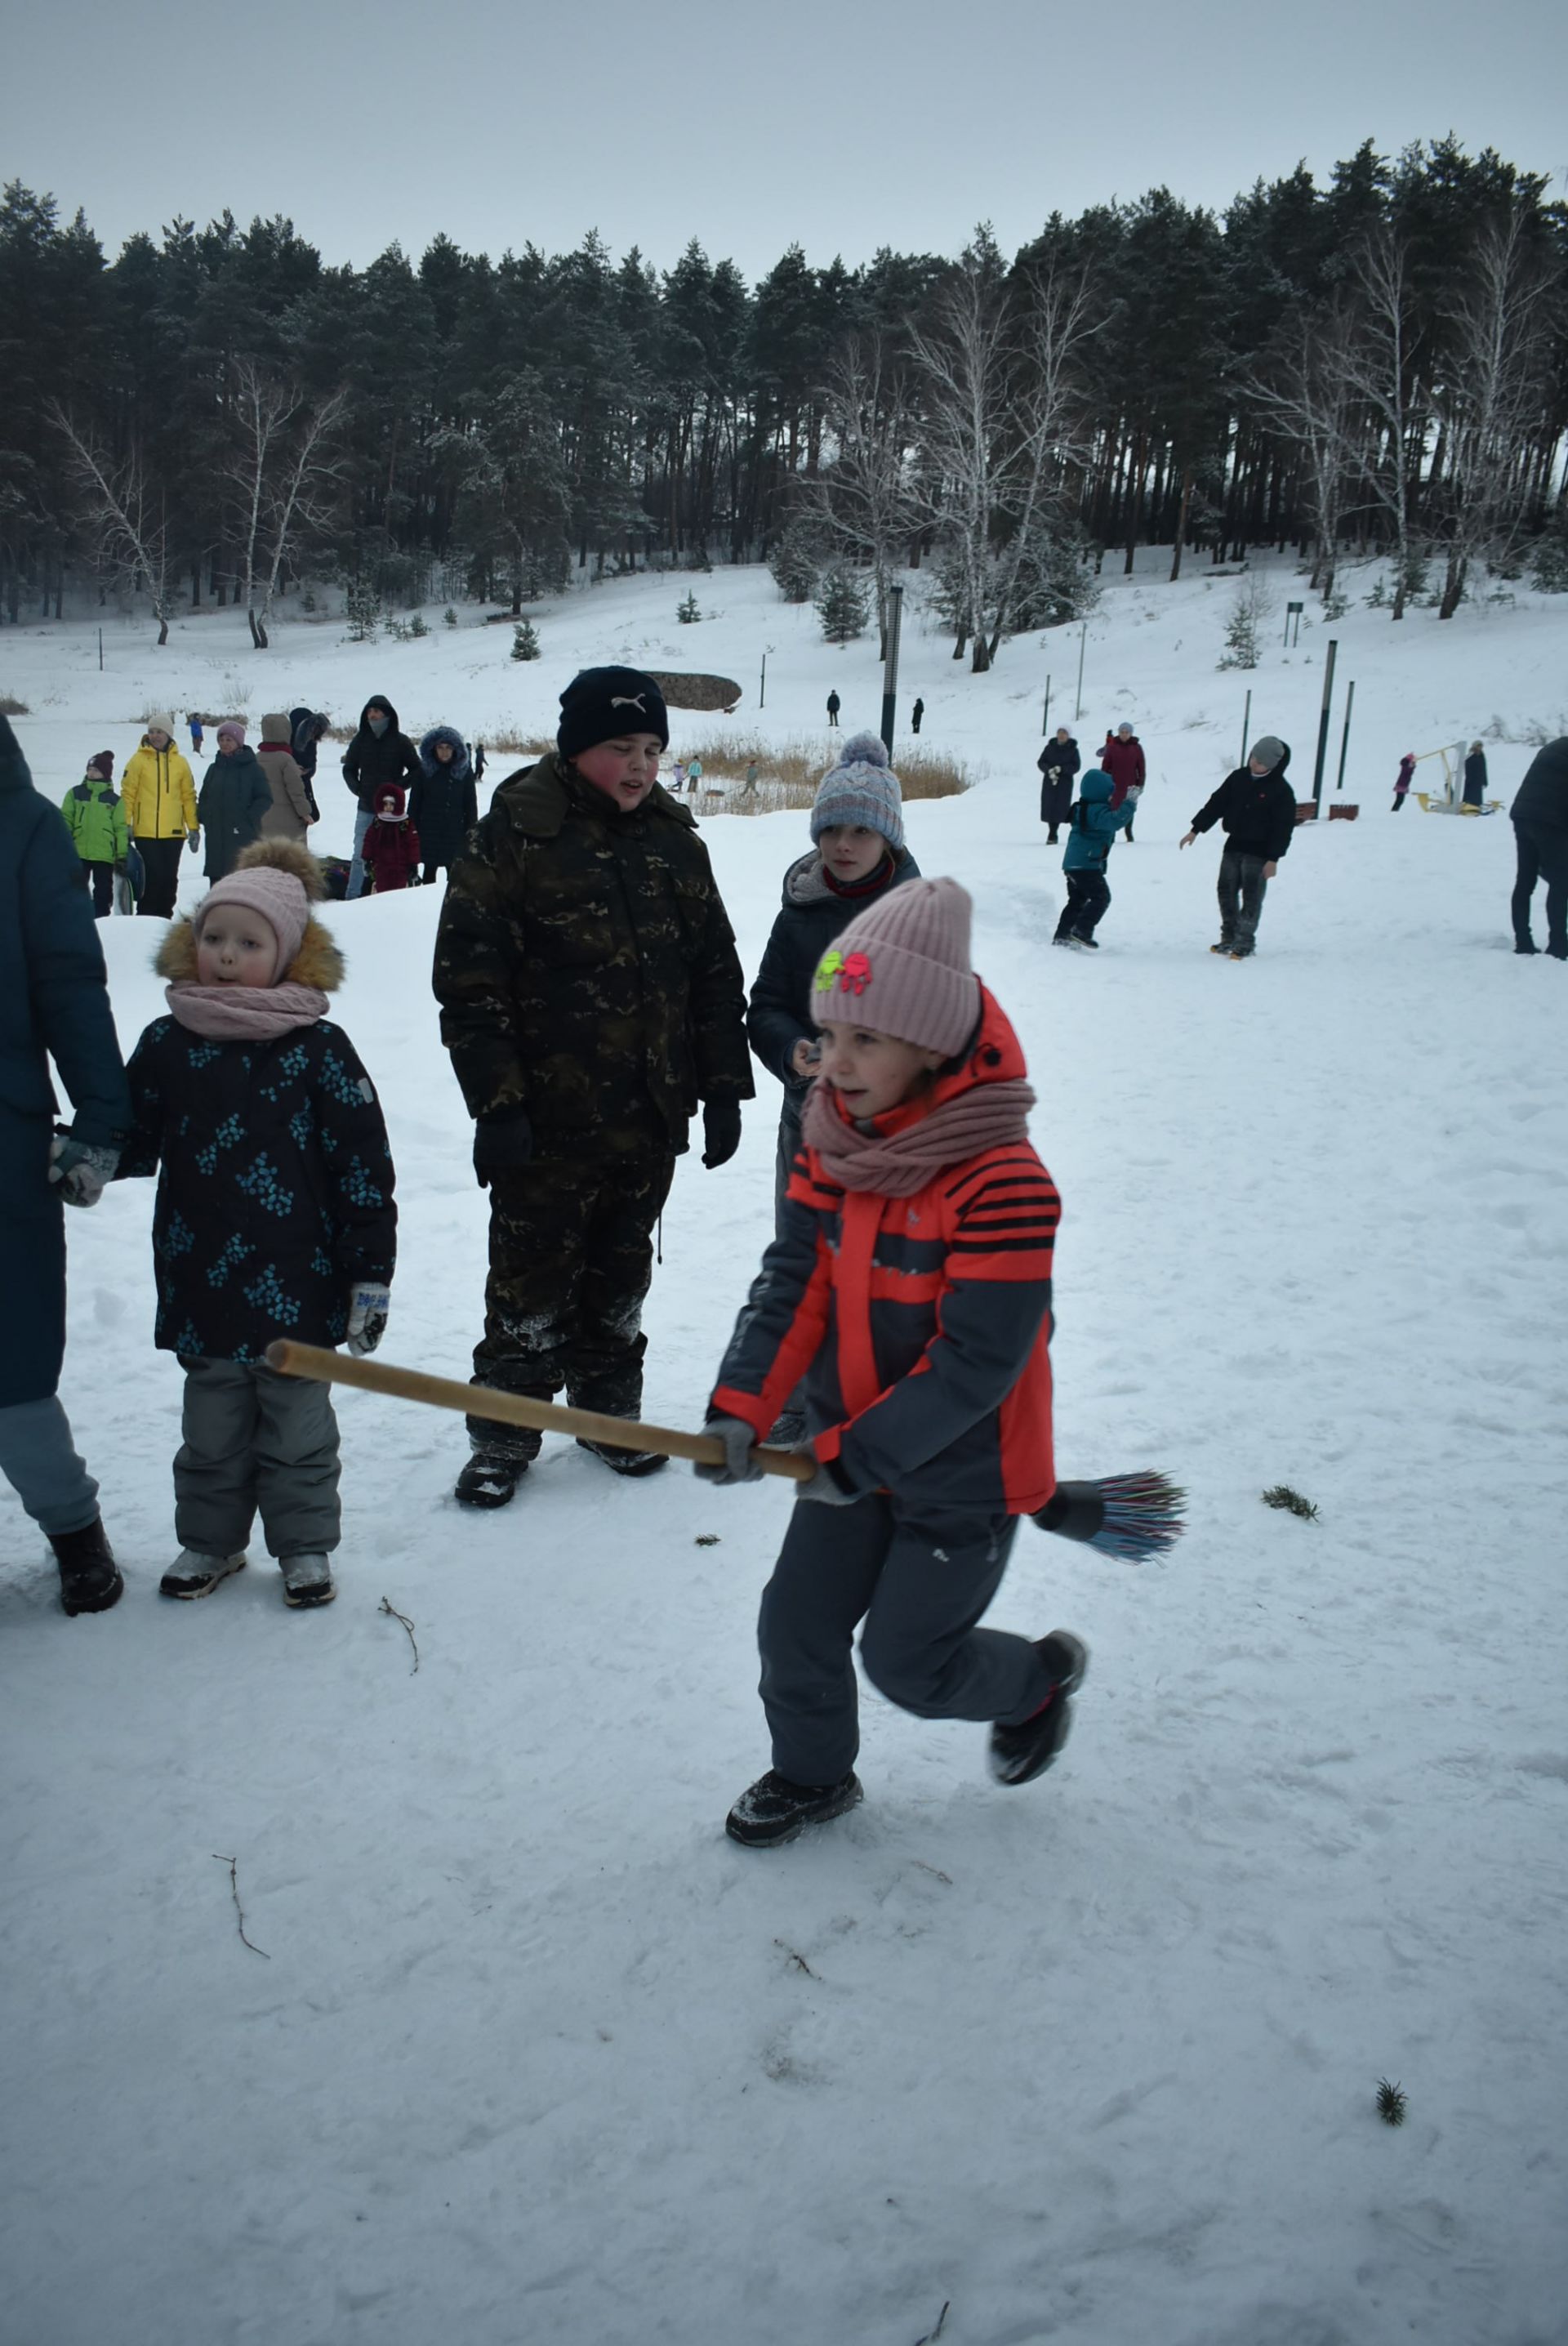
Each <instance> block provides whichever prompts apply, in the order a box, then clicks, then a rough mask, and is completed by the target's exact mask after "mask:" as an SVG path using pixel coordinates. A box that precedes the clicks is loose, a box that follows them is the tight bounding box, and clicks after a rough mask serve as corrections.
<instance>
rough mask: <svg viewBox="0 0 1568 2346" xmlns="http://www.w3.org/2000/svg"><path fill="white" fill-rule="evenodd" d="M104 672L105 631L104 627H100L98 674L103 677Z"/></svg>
mask: <svg viewBox="0 0 1568 2346" xmlns="http://www.w3.org/2000/svg"><path fill="white" fill-rule="evenodd" d="M103 672H104V631H103V629H102V627H100V628H99V629H98V674H99V675H100V676H101V675H102V674H103Z"/></svg>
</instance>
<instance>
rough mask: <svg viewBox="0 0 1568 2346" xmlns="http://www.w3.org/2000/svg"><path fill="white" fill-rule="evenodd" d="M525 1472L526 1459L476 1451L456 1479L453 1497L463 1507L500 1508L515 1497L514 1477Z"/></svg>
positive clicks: (497, 1452) (498, 1452)
mask: <svg viewBox="0 0 1568 2346" xmlns="http://www.w3.org/2000/svg"><path fill="white" fill-rule="evenodd" d="M527 1472H528V1461H527V1460H526V1458H508V1457H507V1456H506V1455H505V1454H504V1452H503V1451H499V1450H476V1451H475V1452H474V1454H473V1457H472V1458H471V1459H470V1460H469V1462H468V1464H467V1465H466V1466H465V1467H464V1468H463V1472H462V1474H460V1475H459V1476H458V1478H457V1486H456V1488H455V1490H454V1491H453V1498H454V1499H456V1500H457V1501H458V1503H459V1504H460V1505H462V1506H464V1507H504V1506H506V1505H508V1504H509V1502H510V1501H511V1500H512V1499H514V1497H515V1496H516V1494H517V1477H518V1476H519V1474H526V1473H527Z"/></svg>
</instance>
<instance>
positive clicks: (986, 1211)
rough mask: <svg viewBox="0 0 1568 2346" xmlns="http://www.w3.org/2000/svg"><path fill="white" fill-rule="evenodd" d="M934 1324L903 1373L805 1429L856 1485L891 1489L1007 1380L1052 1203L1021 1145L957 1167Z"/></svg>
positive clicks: (1034, 1161)
mask: <svg viewBox="0 0 1568 2346" xmlns="http://www.w3.org/2000/svg"><path fill="white" fill-rule="evenodd" d="M947 1200H948V1204H949V1207H950V1209H951V1210H952V1215H953V1226H952V1239H950V1241H949V1245H948V1251H947V1259H946V1263H945V1267H944V1269H945V1280H946V1282H947V1284H946V1286H945V1289H944V1292H943V1294H942V1300H941V1302H940V1304H939V1305H938V1308H937V1328H936V1333H935V1335H934V1336H933V1337H932V1340H931V1341H930V1343H928V1345H927V1346H926V1348H925V1351H924V1352H923V1353H922V1354H921V1358H920V1359H919V1360H918V1361H917V1362H916V1363H915V1365H914V1367H913V1368H912V1369H911V1371H910V1372H909V1374H908V1375H907V1376H902V1377H900V1378H899V1379H898V1380H897V1382H894V1383H893V1384H891V1385H889V1386H888V1387H887V1388H886V1389H885V1390H884V1391H883V1392H881V1393H879V1394H878V1396H877V1398H876V1400H875V1401H874V1402H872V1403H871V1405H870V1407H869V1408H866V1409H863V1410H861V1411H860V1413H858V1414H857V1415H856V1416H854V1417H852V1418H850V1419H848V1420H847V1421H846V1422H845V1423H843V1424H841V1425H839V1426H833V1427H830V1428H828V1429H827V1430H826V1431H825V1432H824V1433H820V1434H818V1435H817V1436H816V1438H815V1441H814V1443H813V1447H814V1448H815V1450H816V1453H817V1455H818V1456H819V1457H820V1458H821V1459H823V1460H824V1461H827V1460H831V1459H836V1460H837V1461H838V1464H839V1467H840V1474H841V1475H842V1478H843V1479H844V1480H845V1481H846V1482H848V1483H850V1484H853V1485H854V1486H855V1487H856V1488H857V1489H863V1490H877V1489H882V1488H886V1489H888V1490H895V1491H896V1490H897V1489H898V1487H899V1485H900V1484H901V1482H902V1481H904V1480H905V1479H906V1478H907V1476H908V1475H909V1474H910V1473H911V1470H912V1469H914V1468H916V1467H920V1466H922V1465H924V1464H926V1462H927V1461H928V1460H929V1459H932V1458H934V1457H935V1456H936V1455H937V1454H938V1453H939V1452H940V1451H942V1450H945V1449H947V1448H948V1447H949V1445H950V1444H951V1443H954V1442H956V1441H957V1440H958V1439H959V1437H960V1436H961V1435H962V1434H963V1433H967V1432H968V1431H969V1430H970V1428H971V1427H972V1426H974V1425H976V1424H978V1423H979V1422H980V1420H981V1419H982V1418H983V1417H985V1416H986V1415H987V1414H988V1413H990V1412H992V1411H993V1410H996V1409H999V1408H1000V1407H1001V1405H1002V1403H1003V1401H1005V1399H1006V1398H1007V1395H1008V1394H1009V1392H1011V1391H1012V1390H1013V1386H1014V1385H1015V1384H1016V1383H1017V1382H1018V1380H1019V1378H1020V1377H1021V1376H1022V1375H1023V1371H1024V1369H1025V1367H1026V1365H1027V1363H1028V1361H1029V1357H1030V1355H1031V1353H1032V1352H1033V1350H1034V1346H1035V1343H1036V1341H1037V1340H1038V1338H1039V1336H1040V1332H1041V1330H1042V1328H1043V1327H1044V1325H1045V1323H1046V1321H1047V1319H1048V1315H1049V1313H1050V1310H1051V1260H1052V1253H1053V1250H1054V1245H1055V1240H1056V1225H1057V1223H1058V1221H1059V1220H1060V1219H1061V1213H1062V1204H1061V1199H1060V1198H1059V1197H1058V1196H1057V1193H1056V1186H1055V1184H1054V1181H1053V1180H1052V1178H1051V1176H1050V1175H1049V1173H1047V1172H1046V1170H1045V1168H1044V1166H1043V1165H1042V1164H1041V1162H1040V1160H1039V1158H1037V1157H1036V1156H1035V1155H1034V1153H1033V1150H1032V1149H1028V1148H1023V1149H1018V1150H1016V1151H1010V1152H1007V1153H1006V1154H1004V1155H1001V1156H998V1157H995V1158H990V1159H988V1160H987V1162H986V1163H985V1164H983V1165H982V1166H979V1167H974V1168H970V1169H969V1170H968V1171H967V1172H965V1173H963V1174H961V1175H960V1176H959V1177H958V1178H957V1179H955V1181H954V1182H953V1184H952V1188H950V1189H949V1191H948V1192H947Z"/></svg>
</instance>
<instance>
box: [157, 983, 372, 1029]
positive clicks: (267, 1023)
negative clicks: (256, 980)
mask: <svg viewBox="0 0 1568 2346" xmlns="http://www.w3.org/2000/svg"><path fill="white" fill-rule="evenodd" d="M164 999H165V1000H166V1001H167V1002H168V1006H169V1008H170V1009H171V1010H172V1011H173V1013H174V1015H175V1016H176V1017H177V1018H178V1021H179V1023H180V1025H182V1026H188V1027H189V1029H190V1031H191V1033H192V1034H193V1035H206V1036H207V1037H208V1039H209V1041H210V1042H214V1043H270V1042H272V1041H274V1040H275V1039H276V1037H277V1036H278V1035H287V1034H288V1033H289V1032H290V1029H291V1028H293V1027H295V1026H313V1025H315V1023H316V1021H317V1019H318V1018H324V1017H325V1016H326V1015H327V1012H328V1011H329V1009H330V1008H331V1004H330V1003H329V1002H328V1000H327V997H326V995H325V994H323V993H322V992H321V988H320V986H316V985H287V984H285V985H197V984H193V983H192V982H191V981H189V980H188V979H186V978H177V979H176V980H175V982H174V984H172V985H171V986H169V987H168V988H167V989H166V992H165V995H164Z"/></svg>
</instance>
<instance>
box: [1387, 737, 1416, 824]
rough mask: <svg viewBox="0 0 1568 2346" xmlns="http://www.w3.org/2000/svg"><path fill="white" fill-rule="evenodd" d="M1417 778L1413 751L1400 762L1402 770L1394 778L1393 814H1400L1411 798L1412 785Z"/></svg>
mask: <svg viewBox="0 0 1568 2346" xmlns="http://www.w3.org/2000/svg"><path fill="white" fill-rule="evenodd" d="M1415 778H1416V753H1415V751H1414V750H1406V751H1405V754H1404V756H1403V757H1402V758H1401V759H1400V770H1399V772H1398V773H1397V774H1396V775H1395V776H1394V804H1393V812H1394V813H1395V814H1398V812H1399V811H1400V808H1401V807H1402V806H1403V804H1404V802H1405V801H1406V800H1407V799H1408V798H1409V796H1410V784H1411V783H1412V782H1413V781H1414V780H1415Z"/></svg>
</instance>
